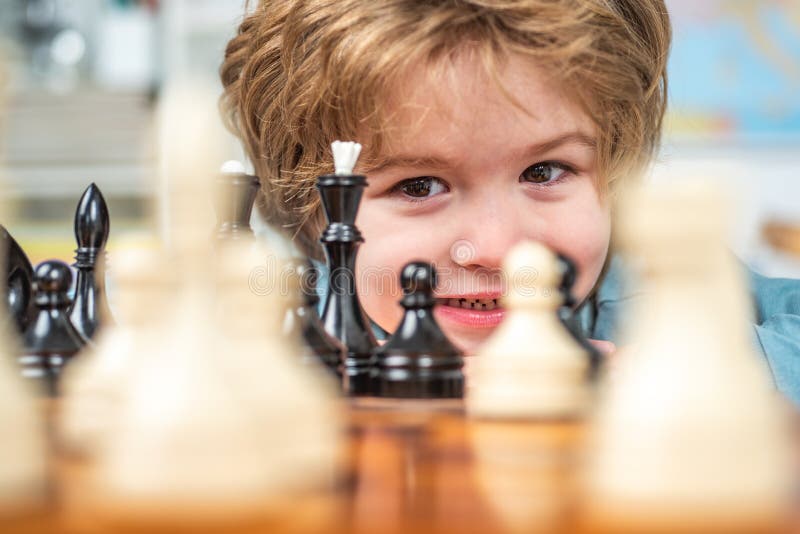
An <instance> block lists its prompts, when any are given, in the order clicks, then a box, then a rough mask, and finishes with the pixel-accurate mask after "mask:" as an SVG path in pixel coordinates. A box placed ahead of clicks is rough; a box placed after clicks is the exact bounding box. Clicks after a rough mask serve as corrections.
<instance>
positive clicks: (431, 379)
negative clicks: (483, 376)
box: [373, 262, 464, 399]
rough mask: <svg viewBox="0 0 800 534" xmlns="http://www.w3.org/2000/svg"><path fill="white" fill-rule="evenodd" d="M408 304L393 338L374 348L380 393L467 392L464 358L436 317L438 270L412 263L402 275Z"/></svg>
mask: <svg viewBox="0 0 800 534" xmlns="http://www.w3.org/2000/svg"><path fill="white" fill-rule="evenodd" d="M400 283H401V284H402V287H403V298H402V299H401V300H400V305H401V306H402V307H403V308H404V309H405V312H404V314H403V319H402V320H401V321H400V325H399V326H398V327H397V330H395V333H394V335H393V336H392V337H391V338H390V339H389V341H388V342H387V343H386V344H385V345H383V346H382V347H379V348H377V349H375V351H374V352H375V355H376V360H377V361H376V364H375V370H374V372H373V377H374V381H375V388H376V390H377V392H378V395H379V396H381V397H394V398H417V399H420V398H422V399H445V398H460V397H462V396H463V395H464V374H463V373H462V368H463V366H464V359H463V357H462V354H461V351H460V350H458V348H456V347H455V346H454V345H453V344H452V343H451V342H450V340H449V339H447V337H446V336H445V335H444V332H442V329H441V328H440V327H439V324H438V323H437V322H436V319H435V318H434V316H433V307H434V305H435V304H436V298H435V297H434V295H433V292H434V289H435V287H436V270H435V269H434V267H433V266H432V265H430V264H428V263H423V262H412V263H409V264H408V265H406V266H405V267H404V268H403V272H402V273H401V274H400Z"/></svg>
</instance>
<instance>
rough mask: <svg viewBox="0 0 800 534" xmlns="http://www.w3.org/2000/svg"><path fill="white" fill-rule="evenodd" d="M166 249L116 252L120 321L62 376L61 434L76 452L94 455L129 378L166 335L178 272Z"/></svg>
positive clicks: (108, 430)
mask: <svg viewBox="0 0 800 534" xmlns="http://www.w3.org/2000/svg"><path fill="white" fill-rule="evenodd" d="M162 257H163V253H161V254H160V253H159V252H158V251H156V250H151V249H144V248H128V249H120V250H119V251H117V252H116V253H115V255H114V259H115V265H114V268H113V270H112V271H111V273H110V274H111V275H112V276H113V278H114V281H115V288H116V291H115V294H116V302H115V304H117V306H116V311H117V316H118V324H116V325H112V326H110V327H109V328H107V329H104V330H103V331H102V332H101V333H100V334H99V338H98V339H97V341H96V343H95V345H94V346H93V347H92V349H90V350H89V352H88V353H86V354H85V355H83V357H81V358H80V359H79V360H77V361H75V362H74V364H73V365H70V366H69V367H68V368H67V370H66V372H65V374H64V377H63V379H62V387H63V395H62V408H61V418H60V421H59V423H60V425H59V431H60V432H59V434H60V438H61V440H62V441H63V442H64V444H65V445H66V446H67V447H68V448H69V449H70V450H72V451H73V452H79V453H82V454H88V455H90V456H91V455H92V453H93V452H96V451H97V449H98V447H99V446H101V445H102V443H104V442H105V441H106V440H107V439H108V437H109V436H110V435H111V434H112V433H113V428H114V426H115V424H116V422H117V420H118V412H119V410H120V406H121V403H122V401H123V399H124V396H125V391H126V388H127V383H128V380H130V377H131V376H132V374H133V373H134V370H135V368H136V366H137V365H138V364H139V363H141V361H142V360H143V359H144V358H145V357H146V356H147V355H149V354H151V353H152V352H153V351H154V350H156V349H157V346H158V344H159V343H160V342H161V340H162V338H163V332H161V327H162V325H163V321H164V319H165V317H164V314H163V311H164V310H165V309H166V308H167V304H168V302H169V301H170V299H171V298H173V296H174V291H175V288H176V276H175V272H174V271H173V270H172V269H170V268H169V267H168V265H166V262H164V261H163V260H162Z"/></svg>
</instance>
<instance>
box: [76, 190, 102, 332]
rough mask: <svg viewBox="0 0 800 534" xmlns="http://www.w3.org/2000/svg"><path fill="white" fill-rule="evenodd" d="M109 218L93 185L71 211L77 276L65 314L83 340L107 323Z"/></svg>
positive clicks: (100, 194) (98, 192)
mask: <svg viewBox="0 0 800 534" xmlns="http://www.w3.org/2000/svg"><path fill="white" fill-rule="evenodd" d="M110 228H111V220H110V218H109V215H108V206H107V205H106V201H105V199H104V198H103V194H102V193H101V192H100V188H98V187H97V186H96V185H95V184H91V185H90V186H89V187H88V188H86V191H84V193H83V195H82V196H81V200H80V202H79V203H78V208H77V210H76V211H75V239H76V241H77V242H78V248H77V249H76V250H75V263H74V264H73V267H75V269H77V271H78V276H77V279H76V281H75V297H74V299H73V301H72V306H71V308H70V310H69V317H70V320H71V321H72V324H73V325H74V326H75V329H76V330H77V331H78V332H79V333H80V334H81V335H82V336H83V337H84V338H86V339H92V338H93V337H94V335H95V333H96V332H97V329H98V328H99V327H100V325H101V324H102V323H104V322H111V321H112V317H111V310H110V309H109V307H108V301H107V300H106V292H105V268H104V263H105V261H104V259H105V248H106V242H107V241H108V234H109V231H110Z"/></svg>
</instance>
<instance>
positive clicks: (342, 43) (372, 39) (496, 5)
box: [220, 0, 671, 258]
mask: <svg viewBox="0 0 800 534" xmlns="http://www.w3.org/2000/svg"><path fill="white" fill-rule="evenodd" d="M249 7H250V8H251V9H249V10H248V12H247V14H246V15H245V17H244V20H243V21H242V23H241V25H240V26H239V30H238V33H237V35H236V36H235V37H234V38H233V39H231V40H230V42H229V43H228V46H227V49H226V52H225V60H224V62H223V64H222V67H221V69H220V75H221V78H222V83H223V86H224V88H225V91H224V94H223V95H222V98H221V108H222V111H223V115H224V117H225V119H226V122H227V124H228V126H229V127H230V128H231V129H232V131H234V133H236V134H237V135H238V136H239V137H240V138H241V140H242V142H243V144H244V146H245V150H246V151H247V153H248V156H249V157H250V158H251V160H252V163H253V165H254V168H255V170H256V174H257V175H258V176H259V177H260V178H261V182H262V193H263V194H262V195H261V196H260V201H259V209H260V211H261V212H262V214H263V215H264V216H265V217H266V219H267V220H268V222H270V223H272V224H273V225H275V226H278V227H281V228H284V229H286V230H287V231H289V232H291V233H292V234H293V236H294V237H295V241H296V243H297V245H298V246H299V247H300V249H301V250H303V251H304V252H305V253H307V254H308V255H309V256H311V257H315V258H319V257H321V249H320V247H319V244H318V242H317V238H318V236H319V234H320V231H321V228H322V225H323V217H322V214H321V209H320V204H319V199H318V195H317V194H316V190H315V179H316V177H317V176H318V175H320V174H323V173H326V172H330V170H331V169H332V158H331V155H330V148H329V144H330V142H331V141H332V140H335V139H358V140H359V141H361V142H362V143H363V144H365V146H366V148H365V156H366V158H367V159H369V158H370V155H373V156H374V155H375V154H378V153H380V149H381V146H382V144H383V138H384V136H385V133H386V118H387V108H388V107H389V101H390V97H391V95H392V94H393V88H394V87H396V85H397V82H398V81H399V80H401V79H402V78H403V77H404V75H405V74H406V73H407V72H408V70H409V69H410V68H412V67H413V66H415V65H420V64H428V65H430V66H431V67H434V66H436V65H437V64H439V63H441V62H442V60H443V59H446V58H448V57H452V55H453V54H455V53H457V52H458V51H459V50H462V49H464V48H465V47H469V48H470V49H472V50H473V51H477V52H478V53H479V55H480V57H481V58H482V59H483V63H484V65H486V67H487V69H488V70H489V71H490V73H496V72H497V69H499V68H500V67H501V66H502V63H503V61H504V60H505V59H506V58H508V56H509V54H511V53H515V54H522V55H524V56H526V57H529V58H531V60H532V61H536V62H537V65H540V66H543V67H545V68H549V69H551V72H552V73H553V74H554V77H555V78H556V80H557V81H559V82H560V83H561V84H562V87H564V88H565V89H567V90H568V91H569V94H570V96H571V97H572V98H574V99H575V101H576V102H578V103H579V104H580V105H581V107H582V108H583V109H584V110H585V112H586V113H587V115H588V116H589V117H590V118H591V119H592V121H593V122H594V123H595V125H596V126H597V133H598V167H599V169H600V174H601V177H600V179H601V184H600V185H601V186H602V187H603V188H604V189H606V188H609V187H610V186H612V185H613V184H614V183H615V182H616V181H618V180H619V179H620V178H623V177H626V176H635V175H638V174H639V173H640V172H641V171H642V170H643V169H644V168H645V167H646V166H647V164H648V163H649V162H650V161H651V159H652V157H653V155H654V154H655V152H656V150H657V148H658V144H659V140H660V133H661V125H662V120H663V116H664V111H665V109H666V102H667V75H666V63H667V56H668V52H669V46H670V40H671V27H670V21H669V16H668V14H667V9H666V6H665V5H664V1H663V0H426V1H423V0H261V1H259V2H258V3H257V4H256V5H253V6H249ZM365 132H366V134H365Z"/></svg>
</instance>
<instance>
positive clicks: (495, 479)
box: [467, 242, 591, 532]
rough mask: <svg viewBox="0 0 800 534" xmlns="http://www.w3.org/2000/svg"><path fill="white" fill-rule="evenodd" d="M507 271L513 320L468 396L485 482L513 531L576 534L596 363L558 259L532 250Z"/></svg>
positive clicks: (517, 255)
mask: <svg viewBox="0 0 800 534" xmlns="http://www.w3.org/2000/svg"><path fill="white" fill-rule="evenodd" d="M503 271H504V274H505V280H506V281H507V284H508V287H507V288H506V294H505V295H504V296H503V297H502V302H503V305H504V306H506V308H507V316H506V318H505V319H504V320H503V322H502V323H501V325H500V326H499V327H498V328H497V330H496V331H495V332H494V333H493V334H492V336H491V337H490V338H489V339H488V340H487V341H486V343H485V344H484V345H483V346H482V347H481V349H480V350H479V352H478V354H477V355H476V356H475V361H474V363H473V364H472V365H473V366H474V367H473V369H474V370H473V372H472V375H471V377H470V378H471V384H470V387H469V388H468V390H467V411H468V414H469V415H470V418H471V421H470V435H471V443H472V450H473V453H474V455H475V463H476V473H477V477H476V480H477V482H478V483H479V484H480V487H482V488H483V495H484V498H485V499H486V500H487V501H488V502H489V503H490V504H491V505H492V507H493V509H494V510H495V511H496V513H497V516H498V518H499V519H500V520H501V521H502V523H503V525H504V527H505V528H506V530H507V531H509V532H537V531H540V532H561V531H566V530H568V529H567V527H565V520H566V517H567V515H568V512H569V510H568V506H567V505H568V503H569V502H570V499H571V497H572V496H571V495H570V494H569V491H568V490H569V487H570V480H569V475H570V469H571V466H572V464H573V463H574V461H575V457H574V454H575V448H576V443H577V436H578V435H579V434H580V432H579V421H580V418H581V417H582V416H583V415H584V411H585V409H586V407H587V403H588V402H589V400H590V393H591V387H590V383H589V378H588V376H587V371H588V369H589V358H588V357H587V353H586V351H585V350H584V348H583V347H582V346H581V345H580V343H578V341H577V340H576V339H575V337H574V336H573V334H572V333H571V332H570V331H569V330H568V328H567V327H566V325H565V324H564V323H563V322H562V320H561V316H560V308H561V307H562V304H563V300H564V299H563V296H562V291H560V285H561V284H562V278H563V274H564V273H563V271H562V266H561V265H560V264H559V262H558V258H557V257H556V255H555V254H554V253H553V252H551V251H550V250H549V249H547V248H546V247H545V246H544V245H541V244H539V243H535V242H523V243H520V244H519V245H517V246H516V247H514V248H513V249H512V250H511V252H509V254H508V256H506V258H505V261H504V263H503ZM542 422H546V423H547V424H546V425H542V424H541V423H542Z"/></svg>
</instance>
